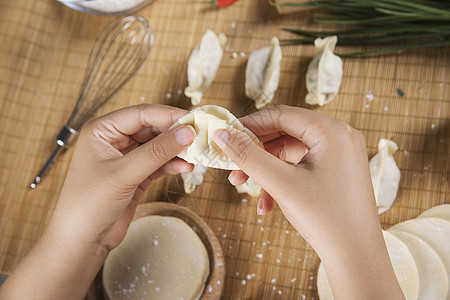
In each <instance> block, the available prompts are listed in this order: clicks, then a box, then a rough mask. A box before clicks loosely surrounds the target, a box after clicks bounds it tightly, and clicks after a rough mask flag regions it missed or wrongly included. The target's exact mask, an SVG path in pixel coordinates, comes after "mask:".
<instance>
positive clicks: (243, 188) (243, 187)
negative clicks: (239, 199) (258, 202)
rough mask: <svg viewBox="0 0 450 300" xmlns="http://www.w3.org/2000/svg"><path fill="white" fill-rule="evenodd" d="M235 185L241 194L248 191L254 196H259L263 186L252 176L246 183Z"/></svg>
mask: <svg viewBox="0 0 450 300" xmlns="http://www.w3.org/2000/svg"><path fill="white" fill-rule="evenodd" d="M235 187H236V190H237V192H238V193H239V194H244V193H247V194H249V195H250V196H252V197H258V196H259V195H260V194H261V186H260V185H259V184H257V183H256V182H255V181H254V180H253V179H251V178H248V179H247V181H246V182H245V183H243V184H240V185H236V186H235Z"/></svg>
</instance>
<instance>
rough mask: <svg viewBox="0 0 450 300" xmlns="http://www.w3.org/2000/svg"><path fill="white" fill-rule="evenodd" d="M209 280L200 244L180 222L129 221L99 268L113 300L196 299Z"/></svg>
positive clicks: (160, 219) (157, 219)
mask: <svg viewBox="0 0 450 300" xmlns="http://www.w3.org/2000/svg"><path fill="white" fill-rule="evenodd" d="M208 276H209V257H208V253H207V251H206V248H205V245H204V244H203V243H202V241H201V240H200V238H199V237H198V236H197V234H196V233H195V232H194V231H193V230H192V229H191V227H189V226H188V225H187V224H186V223H185V222H184V221H182V220H181V219H178V218H174V217H163V216H148V217H143V218H141V219H138V220H136V221H135V222H133V223H131V225H130V228H129V229H128V232H127V235H126V236H125V239H124V240H123V242H122V243H121V244H120V245H119V246H118V247H117V248H116V249H114V250H112V251H111V253H110V254H109V255H108V257H107V259H106V261H105V264H104V266H103V286H104V288H105V291H106V293H107V294H108V296H109V297H110V299H111V300H115V299H142V298H143V299H151V300H154V299H161V300H167V299H186V300H187V299H199V298H200V297H201V295H202V293H203V289H204V287H205V282H206V280H207V278H208Z"/></svg>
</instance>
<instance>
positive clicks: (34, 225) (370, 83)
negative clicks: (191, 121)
mask: <svg viewBox="0 0 450 300" xmlns="http://www.w3.org/2000/svg"><path fill="white" fill-rule="evenodd" d="M0 9H1V11H2V18H0V70H1V71H0V72H1V76H0V147H1V150H0V168H1V172H0V272H4V273H9V272H11V271H12V270H13V269H14V267H15V266H16V265H17V264H18V263H19V261H20V260H21V259H22V258H23V257H24V255H25V254H26V253H27V252H28V251H29V250H30V249H31V247H32V246H33V245H34V244H35V243H36V241H37V239H38V238H39V236H40V235H41V234H42V232H43V230H44V228H45V226H46V224H48V222H49V219H50V217H51V215H52V211H53V209H54V207H55V204H56V201H57V198H58V194H59V192H60V189H61V186H62V183H63V181H64V176H65V173H66V171H67V168H68V165H69V162H70V159H71V156H72V151H73V149H69V150H68V151H66V152H65V153H63V154H62V155H61V156H60V157H59V159H58V162H57V164H56V165H55V167H54V168H53V169H52V170H51V171H50V172H49V173H48V175H47V176H46V177H45V178H44V180H43V182H42V183H41V185H40V186H39V187H38V188H37V189H36V190H30V189H29V188H28V186H29V184H30V182H31V180H32V179H33V177H34V176H35V175H36V172H37V171H38V169H39V168H40V167H41V166H42V164H43V163H44V161H45V159H46V158H47V156H48V155H49V152H50V151H51V150H52V148H53V146H54V138H55V137H56V134H57V133H58V130H59V129H60V127H61V125H63V124H64V122H65V120H66V119H67V118H68V116H69V114H70V112H71V110H72V107H73V105H74V103H75V101H76V98H77V95H78V92H79V88H80V86H81V81H82V77H83V73H84V69H85V62H87V58H88V55H89V51H90V49H91V46H92V44H93V41H94V39H95V37H96V35H97V33H98V32H99V31H100V29H101V28H102V26H103V25H104V24H105V23H106V22H108V21H109V19H108V18H105V17H97V16H91V15H86V14H82V13H79V12H76V11H73V10H70V9H68V8H66V7H65V6H63V5H61V4H59V3H57V1H54V0H41V1H37V0H16V1H2V2H0ZM139 15H141V16H144V17H146V18H147V19H148V20H149V22H150V24H151V26H152V28H153V30H154V34H155V44H154V47H153V49H152V51H151V53H150V55H149V57H148V58H147V60H146V62H145V63H144V65H143V67H142V68H141V69H140V71H139V73H138V74H137V75H136V76H135V78H134V79H132V80H131V81H130V82H129V83H128V84H127V85H126V86H125V87H124V88H123V89H122V90H121V91H120V92H119V93H118V94H117V95H115V96H114V97H113V98H112V99H111V101H110V102H109V103H108V104H107V105H105V106H104V107H103V108H102V109H101V111H100V112H99V114H103V113H106V112H109V111H111V110H114V109H117V108H120V107H123V106H127V105H132V104H138V103H142V102H145V103H163V104H169V105H175V106H179V107H184V108H189V107H190V101H189V99H187V98H186V97H185V96H184V95H183V93H182V91H183V90H184V88H185V87H186V85H187V78H186V67H187V60H188V58H189V55H190V53H191V51H192V49H193V47H194V46H195V45H196V44H197V43H198V42H199V41H200V39H201V37H202V35H203V33H204V32H205V31H206V30H207V29H212V30H214V31H216V32H217V33H218V32H224V33H225V34H226V35H227V36H228V43H227V45H226V46H225V50H224V58H223V60H222V63H221V66H220V69H219V72H218V74H217V77H216V80H215V81H214V83H213V84H212V86H211V87H210V88H209V89H208V91H207V92H206V94H205V95H204V98H203V103H204V104H216V105H220V106H223V107H225V108H227V109H229V110H231V112H233V113H234V114H235V115H237V116H243V115H245V114H248V113H250V112H253V111H255V109H254V106H253V103H252V102H251V101H250V100H249V99H247V98H246V97H245V95H244V76H245V66H246V62H247V59H248V56H249V54H250V53H251V52H252V51H253V50H255V49H258V48H261V47H263V46H266V45H268V44H269V41H270V38H271V37H272V36H279V37H280V38H287V37H290V35H289V34H287V33H284V32H281V31H280V30H279V29H280V28H281V27H287V26H289V27H293V28H295V27H300V26H306V27H308V28H313V27H314V26H315V25H311V24H310V21H311V13H310V12H300V13H296V14H289V15H281V16H280V15H278V14H277V12H276V10H275V9H274V8H273V7H271V6H270V5H268V4H267V3H266V1H261V0H246V1H244V0H241V1H238V2H237V3H236V4H234V5H232V6H230V7H228V8H224V9H214V8H210V7H208V6H207V5H204V4H200V3H195V2H194V1H190V0H158V1H156V2H155V3H154V4H153V5H152V6H150V7H147V8H146V9H143V10H142V11H140V12H139ZM340 49H341V50H344V51H345V50H346V49H342V48H340ZM282 50H283V61H282V73H281V81H280V87H279V89H278V91H277V93H276V96H275V102H276V103H286V104H290V105H297V106H302V107H307V108H310V109H313V110H316V111H319V112H321V113H323V114H326V115H330V116H333V117H336V118H339V119H342V120H344V121H346V122H348V123H350V124H351V125H352V126H353V127H355V128H357V129H359V130H361V131H362V132H363V133H364V135H365V137H366V139H367V148H368V152H369V157H372V156H373V155H374V154H375V152H376V145H377V142H378V140H379V139H380V138H389V139H392V140H394V141H395V142H396V143H397V144H398V145H399V151H398V152H397V153H396V154H395V159H396V160H397V162H398V165H399V167H400V169H401V172H402V178H401V182H400V191H399V194H398V199H397V200H396V202H395V204H394V206H393V208H392V209H390V210H389V211H388V212H386V213H385V214H383V215H382V216H381V217H380V220H381V222H382V224H383V227H384V228H387V227H389V226H391V225H392V224H396V223H398V222H399V221H403V220H406V219H410V218H414V217H415V216H417V215H418V214H419V213H420V212H421V211H423V210H425V209H427V208H430V207H432V206H435V205H437V204H441V203H449V202H450V200H449V169H450V168H449V166H450V156H449V152H450V151H449V150H450V149H449V148H450V140H449V137H450V125H449V117H450V96H449V95H450V75H449V74H450V73H449V72H450V71H449V70H450V51H449V49H448V48H447V49H443V50H442V51H439V50H438V49H426V50H414V51H409V52H404V53H397V54H393V55H389V56H383V57H371V58H364V59H345V60H344V77H343V83H342V87H341V92H340V94H339V96H338V98H337V99H336V100H335V101H333V102H332V103H330V104H329V105H327V106H325V107H323V108H318V107H310V106H308V105H306V104H305V102H304V98H305V95H306V88H305V80H304V76H305V73H306V69H307V66H308V63H309V61H310V60H311V58H312V57H313V55H314V49H313V47H312V46H284V47H283V49H282ZM234 52H236V54H238V55H237V57H235V58H233V55H232V53H234ZM241 52H242V56H241V55H240V54H241ZM397 88H400V89H401V90H402V91H403V92H404V96H403V97H400V96H399V95H398V93H397ZM370 94H372V95H373V98H374V99H373V100H372V101H371V100H369V99H368V98H370V97H369V96H368V95H370ZM227 173H228V172H225V171H218V170H209V171H208V173H207V175H206V178H205V183H204V184H203V185H202V186H201V187H200V188H198V189H197V190H196V191H195V192H194V193H193V194H192V195H183V194H181V195H178V196H176V193H177V189H178V188H179V187H180V182H179V180H180V179H179V178H178V177H174V176H166V177H164V178H162V179H160V180H158V181H156V182H155V183H154V184H153V185H152V186H151V188H150V189H149V191H148V192H147V193H146V196H145V197H144V199H143V201H142V202H151V201H168V200H169V201H171V200H174V198H177V200H176V201H180V202H179V203H180V205H183V206H186V207H189V208H190V209H192V210H193V211H195V212H196V213H197V214H199V215H200V216H201V217H202V218H204V220H205V221H206V222H207V223H208V224H209V225H210V226H211V228H212V229H213V231H214V232H215V234H216V235H217V236H218V237H219V240H220V243H221V245H222V248H223V250H224V253H225V257H226V268H227V274H226V281H225V290H224V293H223V298H224V299H228V298H232V299H273V298H276V297H278V298H280V299H281V298H283V299H293V298H295V299H302V297H303V296H305V297H306V298H307V299H313V298H315V299H317V290H316V271H317V266H318V264H319V258H318V257H317V255H316V254H315V252H314V251H313V249H312V248H311V247H310V246H309V245H308V244H307V243H306V242H305V241H304V240H303V239H302V238H301V237H300V236H299V235H298V234H297V233H296V232H295V231H294V230H293V228H292V227H291V226H290V225H289V223H288V222H287V221H286V219H285V218H284V216H283V215H282V214H281V212H280V210H279V209H278V207H276V208H275V209H274V211H273V212H272V213H271V214H269V215H268V216H265V217H259V216H257V215H256V203H257V199H256V198H250V197H248V196H246V195H239V194H237V193H236V191H235V189H234V188H233V187H232V186H231V185H230V184H229V183H228V182H227V180H226V177H227ZM177 180H178V181H177ZM175 196H176V197H175ZM349 209H351V208H349ZM260 254H262V256H261V255H260ZM248 276H249V278H250V279H247V277H248ZM243 280H246V283H245V284H243Z"/></svg>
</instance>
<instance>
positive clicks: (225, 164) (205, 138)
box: [171, 105, 263, 170]
mask: <svg viewBox="0 0 450 300" xmlns="http://www.w3.org/2000/svg"><path fill="white" fill-rule="evenodd" d="M183 124H187V125H191V126H192V127H194V129H195V131H196V133H197V136H196V138H195V140H194V141H193V142H192V144H191V145H190V146H189V147H187V148H186V149H184V150H183V151H182V152H181V153H180V154H178V157H180V158H182V159H184V160H185V161H187V162H189V163H192V164H195V165H197V164H201V165H203V166H206V167H211V168H216V169H224V170H238V169H239V168H238V167H237V166H236V165H235V163H233V162H232V161H231V160H230V159H229V158H228V156H227V155H226V154H225V153H223V152H222V150H221V149H220V148H219V147H218V146H217V145H216V143H214V141H213V136H214V133H215V132H216V131H217V130H218V129H234V130H239V131H242V132H244V133H245V134H247V135H248V136H249V137H250V138H251V139H252V140H253V142H254V143H256V144H258V145H259V146H260V147H263V146H262V143H261V142H260V141H259V140H258V138H257V137H256V135H255V134H254V133H253V132H251V131H250V130H248V129H247V128H245V127H244V126H243V125H242V123H241V122H239V120H238V119H237V118H236V117H235V116H233V114H231V113H230V112H229V111H228V110H226V109H225V108H223V107H220V106H216V105H204V106H201V107H198V108H195V109H193V110H192V111H191V112H190V113H189V114H187V115H186V116H184V117H182V118H181V119H179V120H178V121H177V122H176V123H175V124H173V125H172V127H171V128H173V127H175V126H178V125H183Z"/></svg>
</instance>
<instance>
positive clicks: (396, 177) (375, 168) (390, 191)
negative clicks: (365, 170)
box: [369, 139, 400, 215]
mask: <svg viewBox="0 0 450 300" xmlns="http://www.w3.org/2000/svg"><path fill="white" fill-rule="evenodd" d="M397 149H398V147H397V144H396V143H394V142H392V141H390V140H386V139H381V140H380V141H379V143H378V153H377V154H376V155H375V156H374V157H373V158H372V159H371V160H370V162H369V167H370V176H371V178H372V184H373V191H374V193H375V200H376V202H377V207H378V214H379V215H380V214H382V213H384V212H385V211H387V210H388V209H389V208H390V207H391V206H392V204H393V203H394V200H395V198H396V197H397V192H398V187H399V183H400V169H399V168H398V166H397V164H396V163H395V160H394V157H393V154H394V153H395V151H397Z"/></svg>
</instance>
